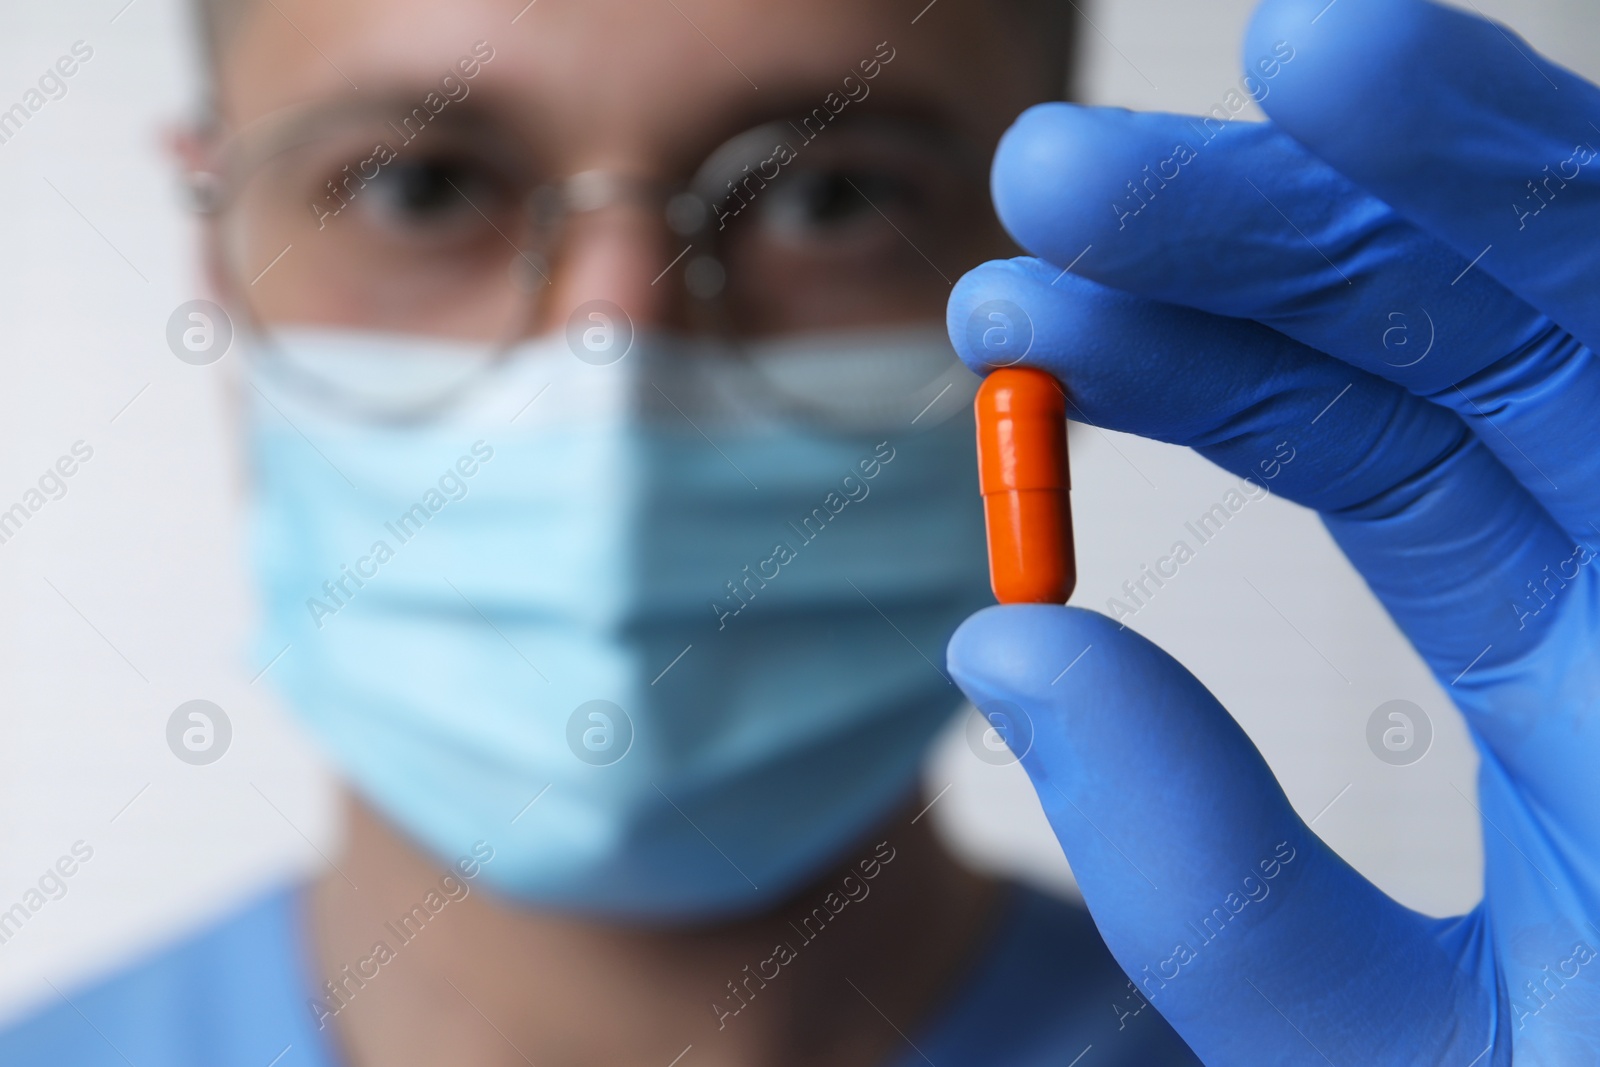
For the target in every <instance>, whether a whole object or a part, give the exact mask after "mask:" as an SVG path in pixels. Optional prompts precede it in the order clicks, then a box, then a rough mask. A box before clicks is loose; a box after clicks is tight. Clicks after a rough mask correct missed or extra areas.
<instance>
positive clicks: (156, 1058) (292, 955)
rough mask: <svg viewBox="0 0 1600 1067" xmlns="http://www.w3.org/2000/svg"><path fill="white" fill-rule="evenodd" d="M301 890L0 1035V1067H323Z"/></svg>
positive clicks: (78, 992)
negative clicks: (144, 1066)
mask: <svg viewBox="0 0 1600 1067" xmlns="http://www.w3.org/2000/svg"><path fill="white" fill-rule="evenodd" d="M299 902H300V897H299V891H298V890H297V889H279V890H275V891H273V892H271V893H268V894H266V895H264V896H261V897H259V898H257V899H255V900H253V901H251V902H250V903H248V904H247V905H245V906H244V907H242V908H240V909H238V910H236V911H234V912H232V913H231V914H229V915H227V916H225V917H224V918H223V919H221V920H220V921H218V922H216V923H214V924H212V925H211V926H209V927H207V928H205V929H203V930H201V931H200V932H198V933H196V934H194V935H191V936H189V937H186V938H184V939H183V940H181V941H179V942H177V943H175V944H173V945H170V946H168V947H166V948H163V949H161V950H160V951H159V952H157V953H156V954H154V955H152V956H150V957H147V958H146V959H144V960H141V961H139V962H137V963H135V964H134V965H132V966H130V967H127V968H125V969H123V970H121V971H119V972H117V973H115V974H113V975H111V976H110V977H108V978H105V979H103V980H101V981H100V982H98V983H96V984H95V985H93V986H91V987H89V988H86V989H66V988H63V989H60V990H58V991H56V992H53V993H51V995H50V996H51V1000H50V1002H47V1003H46V1004H45V1005H44V1006H43V1007H42V1008H41V1009H40V1010H39V1011H38V1013H37V1014H35V1015H33V1016H31V1017H26V1018H24V1019H22V1020H21V1021H20V1022H17V1023H15V1024H12V1025H11V1026H10V1027H8V1028H6V1029H4V1030H0V1063H4V1064H7V1065H8V1067H43V1065H46V1064H49V1065H57V1064H72V1065H74V1067H101V1065H105V1067H112V1065H115V1067H124V1065H126V1064H128V1063H138V1064H146V1063H149V1064H161V1065H162V1067H235V1065H238V1067H244V1065H247V1064H248V1065H250V1067H265V1065H266V1064H272V1065H273V1067H332V1061H331V1060H330V1059H329V1058H328V1057H327V1053H326V1049H325V1046H324V1045H323V1042H322V1040H321V1038H320V1035H319V1034H318V1033H317V1031H316V1029H315V1027H314V1026H313V1025H312V1017H311V1013H310V1011H309V1009H308V1008H307V1006H306V1002H307V999H308V986H307V979H306V977H305V975H306V973H307V972H306V964H305V959H304V955H303V953H302V946H301V942H300V936H301V935H300V923H299V906H300V903H299Z"/></svg>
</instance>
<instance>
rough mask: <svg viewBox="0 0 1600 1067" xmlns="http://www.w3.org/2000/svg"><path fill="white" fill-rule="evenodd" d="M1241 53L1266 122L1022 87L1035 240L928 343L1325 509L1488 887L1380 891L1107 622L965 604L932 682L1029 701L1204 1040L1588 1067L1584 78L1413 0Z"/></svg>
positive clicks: (1596, 657) (1593, 930) (1589, 685)
mask: <svg viewBox="0 0 1600 1067" xmlns="http://www.w3.org/2000/svg"><path fill="white" fill-rule="evenodd" d="M1245 57H1246V62H1247V64H1248V66H1249V68H1250V72H1251V75H1252V79H1253V80H1252V82H1251V83H1249V84H1250V85H1251V86H1252V87H1253V88H1252V92H1253V94H1255V95H1261V94H1264V99H1263V101H1262V103H1263V107H1264V108H1265V110H1266V111H1267V112H1268V114H1269V116H1270V117H1271V119H1272V120H1273V122H1272V123H1271V124H1268V125H1258V124H1246V123H1241V122H1238V121H1226V122H1224V121H1222V119H1223V118H1226V117H1227V111H1226V110H1224V111H1223V113H1222V115H1221V116H1219V117H1217V118H1214V119H1213V121H1212V122H1210V123H1204V122H1202V121H1200V120H1199V119H1190V118H1186V117H1181V116H1171V115H1152V114H1132V113H1128V112H1124V111H1119V110H1111V109H1088V108H1079V107H1073V106H1069V105H1064V104H1063V105H1049V106H1045V107H1040V108H1036V109H1034V110H1031V111H1029V112H1028V113H1026V114H1025V115H1023V116H1022V118H1021V119H1020V120H1019V121H1018V122H1017V124H1016V126H1015V127H1014V128H1013V129H1012V130H1011V132H1010V133H1009V134H1007V136H1006V138H1005V140H1004V142H1003V143H1002V145H1001V149H1000V152H999V156H998V158H997V160H996V163H995V173H994V192H995V200H996V203H997V205H998V208H999V211H1000V214H1001V217H1002V218H1003V220H1004V221H1005V223H1006V225H1007V227H1008V228H1009V229H1010V230H1011V232H1012V233H1013V234H1014V235H1015V237H1016V238H1017V239H1018V241H1019V242H1020V243H1021V244H1022V245H1023V246H1024V247H1026V248H1027V249H1028V250H1029V251H1031V252H1033V253H1035V254H1036V255H1038V256H1039V257H1041V258H1040V259H1021V260H1015V261H1011V262H1005V263H990V264H987V265H985V266H983V267H981V268H979V269H978V270H975V271H973V272H972V273H971V274H970V275H968V276H967V277H966V278H965V279H963V280H962V282H961V283H960V284H959V285H958V286H957V287H956V291H955V293H954V295H953V297H952V300H951V306H950V326H951V334H952V337H953V338H954V340H955V342H956V344H957V346H958V347H959V348H960V349H961V350H962V351H963V355H964V356H965V358H966V359H967V360H968V361H969V362H970V363H971V364H972V365H973V366H974V367H975V368H977V369H980V370H981V369H983V367H984V365H985V364H990V365H992V364H995V363H1001V362H1008V361H1011V360H1013V359H1015V358H1017V357H1019V356H1023V362H1026V363H1031V364H1035V365H1038V366H1040V367H1043V368H1045V369H1047V370H1049V371H1051V372H1052V373H1054V374H1055V375H1056V376H1057V377H1059V378H1060V379H1061V380H1062V381H1063V382H1065V384H1066V386H1067V389H1068V392H1069V394H1070V397H1071V399H1072V401H1073V402H1074V407H1075V410H1074V411H1073V414H1074V415H1075V416H1076V417H1077V418H1080V419H1082V420H1084V421H1087V422H1091V423H1095V424H1097V425H1100V426H1104V427H1109V428H1114V429H1118V430H1125V431H1129V432H1133V433H1138V434H1142V435H1144V436H1147V437H1151V438H1156V439H1159V440H1163V441H1169V442H1175V443H1178V444H1183V445H1188V446H1191V447H1193V448H1195V449H1197V450H1198V451H1199V452H1200V453H1201V454H1203V455H1205V456H1206V457H1208V458H1209V459H1211V460H1213V461H1214V462H1216V463H1218V464H1219V465H1221V466H1222V467H1225V468H1226V469H1228V470H1230V471H1232V472H1234V473H1236V474H1238V475H1241V476H1244V477H1247V478H1251V479H1253V480H1255V481H1257V482H1259V483H1261V484H1262V485H1264V486H1266V487H1268V488H1270V489H1272V490H1273V491H1276V492H1279V493H1282V494H1283V495H1284V496H1286V497H1288V498H1289V499H1292V500H1295V501H1298V502H1299V503H1302V504H1304V505H1306V506H1308V507H1312V508H1315V509H1317V511H1319V512H1320V513H1321V515H1322V518H1323V521H1324V522H1325V523H1326V525H1327V527H1328V529H1329V530H1330V531H1332V533H1333V536H1334V537H1335V538H1336V539H1337V541H1338V543H1339V544H1340V546H1341V547H1342V548H1343V550H1344V551H1345V553H1346V554H1347V555H1348V556H1349V557H1350V559H1351V560H1352V561H1353V562H1354V563H1355V565H1356V566H1357V567H1358V568H1359V569H1360V570H1361V572H1362V574H1363V575H1364V576H1365V578H1366V581H1367V583H1368V584H1369V585H1370V587H1371V588H1372V590H1373V592H1374V593H1375V594H1376V595H1377V596H1378V597H1379V599H1380V600H1381V601H1382V602H1383V604H1384V605H1385V606H1386V608H1387V609H1388V611H1389V612H1390V614H1391V615H1392V616H1393V617H1394V619H1395V620H1396V621H1397V622H1398V623H1399V625H1400V626H1401V628H1402V629H1403V630H1404V631H1405V633H1406V634H1407V636H1408V637H1409V638H1410V640H1411V642H1412V643H1413V644H1414V645H1415V647H1416V648H1417V649H1418V651H1419V652H1420V653H1421V654H1422V656H1423V657H1424V658H1425V659H1426V661H1427V662H1428V664H1429V665H1430V667H1431V668H1432V670H1433V672H1434V675H1435V677H1437V678H1438V679H1439V681H1440V683H1441V684H1442V685H1443V686H1445V688H1446V690H1447V691H1448V692H1449V693H1450V694H1451V696H1452V697H1453V699H1454V700H1455V702H1456V705H1457V706H1458V707H1459V708H1460V709H1461V712H1462V714H1463V715H1464V717H1465V719H1466V722H1467V724H1468V726H1469V727H1470V729H1471V732H1472V736H1473V738H1474V740H1475V742H1476V744H1477V746H1478V749H1479V752H1480V754H1481V756H1482V769H1481V772H1480V775H1479V799H1478V801H1477V804H1478V807H1479V809H1480V811H1481V813H1482V816H1483V835H1484V852H1485V861H1486V879H1485V880H1486V884H1485V887H1484V900H1483V903H1482V904H1481V905H1480V906H1479V907H1478V908H1476V909H1475V910H1474V911H1472V912H1471V913H1470V914H1468V915H1465V916H1461V917H1459V918H1455V919H1448V920H1435V919H1430V918H1427V917H1425V916H1422V915H1420V914H1418V913H1416V912H1413V911H1411V910H1409V909H1407V908H1405V907H1402V906H1401V905H1399V904H1397V903H1395V902H1394V901H1392V900H1390V899H1389V898H1388V897H1386V896H1385V895H1384V894H1383V893H1381V892H1380V891H1379V890H1378V889H1376V888H1375V887H1374V886H1373V885H1371V884H1370V883H1369V882H1367V881H1366V880H1365V879H1364V878H1362V877H1361V876H1360V875H1359V874H1357V873H1356V872H1355V871H1354V870H1352V869H1351V868H1350V867H1349V866H1348V865H1347V864H1346V863H1344V862H1343V861H1342V860H1341V859H1340V858H1339V857H1338V856H1336V855H1335V854H1334V853H1333V852H1332V851H1330V850H1329V849H1328V848H1327V846H1325V845H1324V844H1323V843H1322V842H1321V841H1320V840H1318V838H1317V837H1316V836H1315V835H1314V834H1313V833H1312V832H1311V831H1310V830H1309V829H1308V828H1307V827H1306V825H1305V824H1304V823H1303V822H1302V821H1301V820H1300V819H1299V818H1298V817H1297V816H1296V815H1295V813H1294V811H1293V810H1291V808H1290V806H1289V803H1288V801H1287V800H1286V799H1285V797H1284V794H1283V792H1282V790H1281V789H1280V788H1279V786H1278V784H1277V782H1276V781H1275V780H1274V779H1273V777H1272V774H1271V772H1270V771H1269V770H1268V768H1267V766H1266V764H1265V763H1264V762H1263V761H1262V759H1261V757H1260V755H1259V754H1258V753H1257V752H1256V750H1255V749H1254V747H1253V746H1252V745H1251V744H1250V742H1249V740H1248V739H1247V738H1246V737H1245V735H1244V733H1243V732H1242V731H1241V730H1240V729H1239V727H1238V726H1237V725H1236V724H1235V723H1234V721H1233V720H1232V719H1231V718H1230V717H1229V716H1228V714H1227V712H1226V711H1225V710H1224V709H1223V708H1222V707H1221V706H1219V705H1218V704H1217V702H1216V700H1215V699H1214V698H1213V697H1212V696H1211V695H1210V694H1209V693H1208V692H1207V691H1206V690H1205V688H1204V687H1203V686H1202V685H1201V684H1200V682H1198V681H1197V680H1196V679H1195V678H1194V677H1193V676H1191V675H1190V674H1189V673H1188V672H1187V671H1185V670H1184V669H1183V667H1182V666H1180V665H1179V664H1178V663H1176V662H1175V661H1174V660H1172V659H1171V658H1170V657H1169V656H1167V655H1166V654H1165V653H1163V652H1162V651H1161V650H1160V649H1158V648H1156V647H1154V646H1153V645H1151V644H1150V643H1149V642H1148V641H1145V640H1144V639H1142V638H1141V637H1139V636H1138V635H1137V634H1135V633H1133V632H1132V631H1131V630H1126V629H1122V628H1120V627H1119V626H1118V625H1117V623H1115V622H1113V621H1112V620H1110V619H1107V618H1106V617H1104V616H1101V615H1097V614H1094V613H1092V612H1088V611H1082V610H1077V609H1072V608H1065V607H1053V606H1012V607H997V608H991V609H988V610H986V611H984V612H981V613H980V614H978V615H976V616H974V617H973V618H972V619H970V620H969V621H968V622H967V623H966V624H965V625H964V626H963V627H962V628H961V630H960V631H959V632H958V633H957V634H956V636H955V638H954V639H953V640H952V641H951V644H950V650H949V663H950V669H951V672H952V673H953V675H954V676H955V678H956V680H957V681H958V682H959V683H960V684H961V686H962V688H963V689H964V690H965V691H966V692H967V694H968V695H969V696H970V697H971V698H972V699H973V700H974V701H975V702H977V703H978V704H979V705H980V707H984V706H986V705H987V706H993V705H992V704H991V702H1009V703H1010V704H1013V705H1015V706H1016V707H1017V708H1019V709H1021V712H1023V713H1025V714H1026V715H1027V716H1028V717H1029V718H1031V720H1032V724H1033V727H1034V730H1035V736H1034V741H1033V745H1032V748H1031V750H1030V751H1029V752H1028V754H1027V756H1026V757H1025V758H1024V759H1023V763H1024V765H1025V766H1026V768H1027V770H1028V773H1029V774H1030V775H1031V777H1032V779H1033V782H1034V785H1035V787H1036V788H1037V790H1038V793H1039V796H1040V799H1041V801H1042V802H1043V805H1044V808H1045V811H1046V813H1047V814H1048V815H1049V818H1050V820H1051V824H1052V826H1053V827H1054V829H1055V832H1056V834H1057V835H1058V836H1059V838H1060V840H1061V843H1062V845H1063V847H1064V848H1065V850H1066V853H1067V856H1068V857H1069V858H1070V859H1071V861H1072V864H1073V868H1074V870H1075V871H1076V872H1077V875H1078V879H1079V882H1080V884H1081V886H1082V889H1083V893H1084V896H1085V898H1086V899H1087V901H1088V904H1089V907H1090V910H1091V911H1092V912H1093V914H1094V917H1095V919H1096V921H1097V922H1098V924H1099V926H1100V929H1101V931H1102V932H1103V934H1104V935H1105V938H1106V941H1107V943H1108V944H1109V945H1110V947H1111V950H1112V952H1113V953H1114V954H1115V955H1116V957H1117V959H1118V960H1119V961H1120V962H1121V963H1122V965H1123V967H1124V968H1125V969H1126V970H1127V971H1128V973H1129V975H1130V976H1131V977H1132V979H1133V980H1134V981H1135V982H1136V983H1137V984H1138V986H1139V988H1140V989H1141V991H1142V992H1143V993H1144V995H1146V996H1147V997H1149V998H1150V1000H1151V1002H1152V1003H1153V1004H1154V1005H1155V1006H1156V1007H1157V1008H1158V1009H1159V1010H1160V1011H1161V1013H1162V1014H1163V1015H1165V1016H1166V1018H1167V1019H1168V1020H1170V1021H1171V1023H1172V1024H1173V1026H1175V1027H1176V1028H1177V1030H1178V1031H1179V1033H1181V1034H1182V1035H1183V1037H1184V1038H1185V1039H1186V1040H1187V1041H1188V1042H1189V1043H1190V1045H1191V1046H1192V1047H1193V1048H1194V1049H1195V1051H1196V1052H1197V1053H1198V1054H1199V1055H1200V1056H1201V1057H1202V1058H1203V1059H1204V1060H1205V1062H1207V1063H1208V1064H1249V1065H1252V1067H1253V1065H1259V1064H1317V1065H1323V1064H1336V1065H1338V1067H1347V1065H1349V1067H1367V1065H1373V1064H1381V1065H1387V1064H1453V1065H1459V1067H1489V1065H1491V1064H1496V1065H1498V1064H1507V1063H1511V1062H1512V1061H1513V1058H1514V1059H1515V1062H1516V1063H1517V1064H1518V1065H1528V1064H1551V1065H1563V1067H1565V1065H1578V1064H1600V955H1597V952H1600V925H1597V924H1600V718H1597V711H1600V599H1597V584H1600V583H1597V579H1596V566H1594V565H1592V564H1593V562H1594V560H1595V557H1596V553H1597V547H1600V365H1597V362H1596V358H1595V354H1594V351H1593V349H1592V348H1591V347H1590V346H1592V345H1595V344H1596V343H1600V90H1597V89H1596V88H1595V87H1594V86H1592V85H1589V84H1587V83H1585V82H1583V81H1581V80H1580V79H1578V78H1577V77H1575V76H1574V75H1572V74H1571V73H1569V72H1567V71H1564V70H1562V69H1560V68H1558V67H1556V66H1555V65H1553V64H1551V63H1550V62H1548V61H1546V60H1544V59H1542V58H1541V57H1539V56H1538V55H1537V54H1536V53H1535V52H1534V51H1533V50H1532V49H1531V48H1530V47H1529V46H1528V45H1527V44H1526V43H1524V42H1522V41H1520V40H1518V39H1517V38H1516V37H1515V36H1514V35H1512V34H1511V33H1510V32H1509V31H1507V30H1503V29H1502V28H1500V27H1498V26H1496V25H1494V24H1492V23H1489V22H1486V21H1484V20H1482V19H1480V18H1476V17H1473V16H1471V15H1470V14H1464V13H1459V12H1457V11H1454V10H1451V9H1447V8H1444V7H1440V6H1435V5H1433V4H1429V3H1424V2H1422V0H1333V2H1332V3H1330V2H1329V0H1267V3H1266V4H1265V5H1264V6H1263V7H1262V8H1261V10H1260V11H1259V12H1258V13H1257V15H1256V18H1255V21H1254V24H1253V26H1252V28H1251V31H1250V34H1249V39H1248V43H1247V45H1246V50H1245ZM1147 166H1148V168H1149V169H1148V170H1147V169H1145V168H1146V167H1147ZM1130 182H1131V183H1133V184H1132V185H1130V184H1129V183H1130ZM1529 183H1532V184H1531V185H1530V184H1529ZM1069 266H1070V268H1071V269H1070V272H1064V271H1063V268H1065V267H1069ZM992 302H998V303H992ZM1004 302H1010V303H1009V305H1007V304H1006V303H1004ZM1030 344H1031V348H1029V347H1028V346H1029V345H1030ZM1024 353H1026V355H1025V356H1024ZM1286 450H1292V454H1293V457H1294V458H1293V460H1292V462H1289V463H1281V462H1275V460H1279V459H1281V458H1282V456H1283V455H1284V454H1285V453H1286ZM1269 479H1270V480H1269ZM1086 649H1087V650H1088V651H1087V652H1085V650H1086ZM1080 654H1082V659H1081V660H1079V661H1078V662H1077V663H1076V665H1075V666H1073V667H1072V669H1071V670H1069V671H1067V672H1066V673H1065V674H1062V670H1063V668H1064V667H1066V666H1067V665H1068V664H1069V663H1072V662H1073V660H1074V659H1075V658H1076V657H1078V656H1079V655H1080ZM1240 654H1241V655H1245V654H1247V651H1246V650H1245V649H1240ZM1284 698H1285V700H1290V699H1292V697H1291V694H1287V693H1286V694H1284Z"/></svg>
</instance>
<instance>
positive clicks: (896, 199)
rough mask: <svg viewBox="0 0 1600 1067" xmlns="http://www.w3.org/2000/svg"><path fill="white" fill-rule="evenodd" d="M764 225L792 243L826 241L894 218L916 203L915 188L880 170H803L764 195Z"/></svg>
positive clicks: (783, 178)
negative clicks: (842, 232) (814, 239)
mask: <svg viewBox="0 0 1600 1067" xmlns="http://www.w3.org/2000/svg"><path fill="white" fill-rule="evenodd" d="M762 196H763V202H760V203H758V204H757V207H758V212H759V214H760V216H761V219H762V221H763V223H765V224H766V225H767V226H769V227H771V228H773V229H775V230H776V231H778V232H779V233H781V234H782V235H784V236H786V237H790V238H805V237H824V236H828V235H829V234H830V233H834V232H838V231H840V230H844V229H846V228H851V227H855V226H860V225H862V224H864V223H868V222H871V221H878V222H881V216H880V215H879V212H880V211H881V212H883V214H885V215H888V216H890V217H891V218H893V217H894V216H895V215H896V214H897V213H899V212H902V211H904V210H905V209H906V208H907V207H915V205H916V202H917V200H918V199H919V198H918V197H917V195H916V190H915V189H914V188H913V186H912V185H911V184H910V183H908V182H906V181H903V180H902V179H900V178H899V177H898V176H896V175H894V174H891V173H888V172H886V171H876V170H867V169H861V170H854V169H852V170H844V169H837V170H826V171H824V170H803V171H796V172H793V173H789V174H784V175H781V176H780V177H779V178H778V180H777V181H775V182H773V183H772V184H770V185H769V186H768V187H767V188H766V189H764V190H762Z"/></svg>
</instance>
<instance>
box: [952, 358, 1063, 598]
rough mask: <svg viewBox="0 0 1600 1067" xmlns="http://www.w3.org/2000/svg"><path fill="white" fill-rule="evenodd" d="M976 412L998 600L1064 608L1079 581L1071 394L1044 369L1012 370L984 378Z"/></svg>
mask: <svg viewBox="0 0 1600 1067" xmlns="http://www.w3.org/2000/svg"><path fill="white" fill-rule="evenodd" d="M976 408H977V417H978V489H979V491H980V492H981V493H982V494H983V517H984V523H985V525H986V526H987V528H988V531H989V582H990V584H991V585H993V586H994V595H995V599H996V600H998V601H1000V603H1002V604H1064V603H1066V601H1067V598H1068V597H1069V596H1071V595H1072V587H1073V585H1074V584H1076V582H1077V578H1078V569H1077V562H1076V560H1075V559H1074V555H1073V549H1072V505H1071V503H1070V500H1069V497H1068V491H1069V490H1070V489H1071V487H1072V486H1071V480H1070V479H1069V477H1068V472H1067V403H1066V395H1065V394H1064V393H1063V392H1062V390H1061V386H1060V385H1059V384H1058V383H1057V382H1056V380H1055V379H1054V378H1052V377H1051V376H1050V375H1048V374H1046V373H1045V372H1044V371H1041V370H1034V369H1032V368H1030V367H1005V368H1002V369H1000V370H997V371H994V372H993V373H991V374H990V375H989V376H988V377H987V378H985V379H984V380H983V385H982V386H980V387H979V389H978V398H977V401H976Z"/></svg>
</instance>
